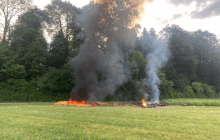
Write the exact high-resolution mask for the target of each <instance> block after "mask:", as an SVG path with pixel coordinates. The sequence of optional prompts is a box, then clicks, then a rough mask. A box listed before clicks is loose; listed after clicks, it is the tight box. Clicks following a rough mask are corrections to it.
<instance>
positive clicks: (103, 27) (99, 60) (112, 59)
mask: <svg viewBox="0 0 220 140" xmlns="http://www.w3.org/2000/svg"><path fill="white" fill-rule="evenodd" d="M143 4H144V1H143V0H141V1H134V0H130V1H129V0H96V1H95V2H91V3H90V4H89V5H87V6H86V7H84V8H83V9H82V13H81V14H80V15H78V17H77V20H76V23H77V24H78V25H80V26H81V28H82V32H81V33H80V35H79V36H83V37H84V40H85V41H84V43H83V44H82V45H81V46H80V52H79V54H78V56H76V57H74V58H73V59H72V61H71V64H72V67H73V69H74V75H75V77H76V86H75V87H74V88H73V90H72V91H71V94H72V97H71V98H72V99H73V100H92V101H94V100H103V99H104V97H105V96H106V95H108V94H113V93H114V92H115V90H116V88H117V87H118V86H120V85H122V84H123V83H124V82H126V81H127V75H129V72H130V66H129V62H128V60H127V58H128V56H129V55H130V53H131V52H132V50H133V47H134V46H135V45H134V44H135V40H136V36H137V32H136V31H137V29H135V28H128V27H129V26H130V25H131V24H132V23H133V22H134V21H135V20H136V19H138V18H140V17H139V13H140V12H141V10H143V9H140V10H139V9H138V8H137V7H141V6H143ZM131 7H132V8H131ZM98 73H99V75H101V76H99V77H98ZM100 77H101V78H100Z"/></svg>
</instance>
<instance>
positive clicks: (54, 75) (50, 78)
mask: <svg viewBox="0 0 220 140" xmlns="http://www.w3.org/2000/svg"><path fill="white" fill-rule="evenodd" d="M37 80H38V87H39V88H40V90H41V91H43V92H44V93H47V92H49V93H50V94H52V95H54V96H56V95H57V94H60V93H66V95H68V96H70V91H71V90H72V88H73V87H74V80H75V79H74V76H73V74H72V69H71V67H70V65H69V64H66V65H65V66H64V67H63V68H61V69H56V68H49V70H48V71H47V73H46V74H44V75H43V76H42V77H40V78H38V79H37Z"/></svg>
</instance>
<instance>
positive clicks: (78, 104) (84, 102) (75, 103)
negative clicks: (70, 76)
mask: <svg viewBox="0 0 220 140" xmlns="http://www.w3.org/2000/svg"><path fill="white" fill-rule="evenodd" d="M67 104H68V105H72V106H95V105H94V104H92V105H88V104H87V103H86V101H81V102H78V101H73V100H72V99H71V98H70V99H69V101H68V102H67Z"/></svg>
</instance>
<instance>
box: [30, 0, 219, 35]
mask: <svg viewBox="0 0 220 140" xmlns="http://www.w3.org/2000/svg"><path fill="white" fill-rule="evenodd" d="M64 1H65V0H64ZM69 1H70V2H71V3H72V4H73V5H75V6H76V7H83V6H84V5H87V4H88V3H89V2H90V0H69ZM49 3H50V0H34V4H35V5H37V6H38V7H39V8H41V9H43V8H44V6H46V5H47V4H49ZM140 24H141V26H142V28H144V27H145V28H146V29H147V30H149V29H150V28H154V29H155V30H156V32H157V33H159V31H161V30H162V29H163V28H164V27H166V25H168V24H169V25H172V24H176V25H179V26H180V27H181V28H183V29H184V30H187V31H196V30H198V29H201V30H202V31H206V30H207V31H209V32H211V33H215V34H216V35H217V38H218V39H220V0H153V2H152V3H150V4H149V3H148V4H146V5H145V13H144V15H143V17H142V21H141V23H140Z"/></svg>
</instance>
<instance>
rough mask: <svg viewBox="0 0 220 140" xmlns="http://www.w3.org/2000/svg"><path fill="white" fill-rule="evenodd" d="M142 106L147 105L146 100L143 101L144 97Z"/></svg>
mask: <svg viewBox="0 0 220 140" xmlns="http://www.w3.org/2000/svg"><path fill="white" fill-rule="evenodd" d="M142 106H143V107H147V102H145V100H144V99H142Z"/></svg>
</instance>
